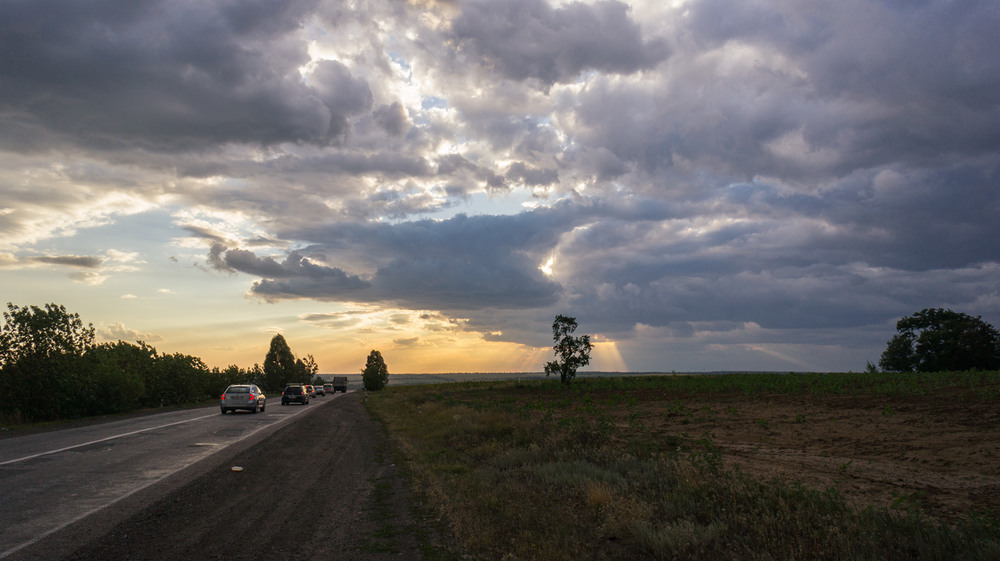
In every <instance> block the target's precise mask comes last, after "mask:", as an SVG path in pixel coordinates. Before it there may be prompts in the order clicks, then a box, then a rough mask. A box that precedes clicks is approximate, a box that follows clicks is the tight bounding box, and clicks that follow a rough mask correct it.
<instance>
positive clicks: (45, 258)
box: [28, 255, 104, 269]
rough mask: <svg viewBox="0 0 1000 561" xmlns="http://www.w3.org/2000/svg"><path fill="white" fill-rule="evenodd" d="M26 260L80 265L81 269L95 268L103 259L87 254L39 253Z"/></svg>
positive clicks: (50, 263) (51, 263)
mask: <svg viewBox="0 0 1000 561" xmlns="http://www.w3.org/2000/svg"><path fill="white" fill-rule="evenodd" d="M28 260H29V261H34V262H35V263H45V264H48V265H65V266H67V267H80V268H81V269H97V268H98V267H100V266H101V264H102V263H103V262H104V260H103V259H100V258H99V257H91V256H89V255H51V256H49V255H39V256H36V257H30V258H28Z"/></svg>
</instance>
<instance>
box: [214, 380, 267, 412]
mask: <svg viewBox="0 0 1000 561" xmlns="http://www.w3.org/2000/svg"><path fill="white" fill-rule="evenodd" d="M219 405H220V406H221V407H222V414H223V415H225V414H226V413H228V412H229V411H236V410H237V409H246V410H247V411H249V412H251V413H256V412H257V411H264V408H265V407H266V406H267V397H265V396H264V392H262V391H260V388H258V387H257V386H254V385H250V384H237V385H233V386H229V387H228V388H226V391H225V392H223V393H222V397H221V398H219Z"/></svg>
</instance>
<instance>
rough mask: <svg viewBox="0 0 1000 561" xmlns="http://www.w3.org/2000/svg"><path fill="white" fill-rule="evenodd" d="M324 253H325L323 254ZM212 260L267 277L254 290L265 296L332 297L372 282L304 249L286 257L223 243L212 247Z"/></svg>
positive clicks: (228, 268) (229, 268)
mask: <svg viewBox="0 0 1000 561" xmlns="http://www.w3.org/2000/svg"><path fill="white" fill-rule="evenodd" d="M320 257H321V256H320ZM208 261H209V264H211V265H212V267H213V268H215V269H216V270H218V271H223V272H230V273H232V272H237V271H238V272H242V273H246V274H249V275H254V276H259V277H264V278H262V279H261V280H259V281H257V282H255V283H254V286H253V289H252V290H253V292H254V293H255V294H257V295H258V296H260V297H262V298H264V299H265V300H278V299H283V298H315V299H317V300H329V299H334V298H338V297H341V298H342V297H345V294H347V293H352V292H354V291H357V290H360V289H364V288H368V286H369V283H368V282H366V281H364V280H363V279H361V278H360V277H357V276H354V275H349V274H347V273H345V272H344V271H343V270H341V269H338V268H335V267H327V266H325V265H322V264H318V263H315V262H314V261H313V259H311V258H310V256H308V255H306V254H304V253H303V252H300V251H292V252H290V253H289V254H288V255H287V256H286V257H285V259H284V260H283V261H281V262H278V261H275V260H274V258H272V257H263V258H261V257H258V256H257V255H256V254H254V253H253V252H252V251H248V250H245V249H227V248H225V247H223V246H221V245H219V244H215V245H213V246H212V248H211V250H210V251H209V258H208Z"/></svg>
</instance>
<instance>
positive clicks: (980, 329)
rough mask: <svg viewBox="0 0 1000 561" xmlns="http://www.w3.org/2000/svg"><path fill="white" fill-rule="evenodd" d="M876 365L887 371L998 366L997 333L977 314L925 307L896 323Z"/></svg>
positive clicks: (998, 342) (981, 368)
mask: <svg viewBox="0 0 1000 561" xmlns="http://www.w3.org/2000/svg"><path fill="white" fill-rule="evenodd" d="M896 330H897V333H896V335H894V336H893V337H892V339H890V340H889V342H888V343H887V345H886V349H885V352H883V353H882V357H881V358H880V359H879V366H880V367H881V368H882V369H883V370H886V371H890V372H914V371H916V372H944V371H963V370H972V369H978V370H997V369H1000V333H998V332H997V330H996V329H994V328H993V326H992V325H990V324H988V323H986V322H984V321H983V320H982V319H980V318H979V317H978V316H977V317H971V316H968V315H966V314H963V313H959V312H953V311H951V310H945V309H941V308H930V309H924V310H921V311H919V312H917V313H916V314H913V315H912V316H907V317H904V318H902V319H900V320H899V321H898V322H897V323H896Z"/></svg>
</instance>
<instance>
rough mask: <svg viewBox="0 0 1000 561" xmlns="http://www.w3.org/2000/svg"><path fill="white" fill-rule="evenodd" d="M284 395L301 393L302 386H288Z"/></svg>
mask: <svg viewBox="0 0 1000 561" xmlns="http://www.w3.org/2000/svg"><path fill="white" fill-rule="evenodd" d="M285 393H302V386H289V387H287V388H285Z"/></svg>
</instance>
